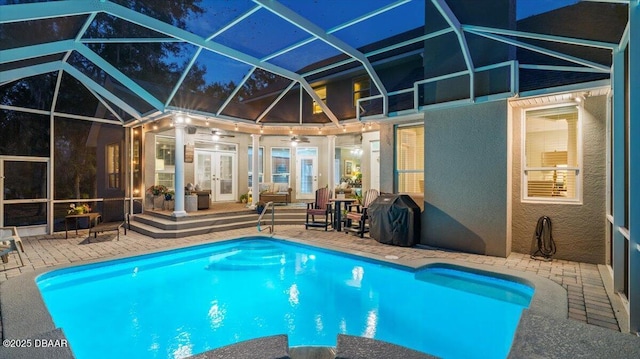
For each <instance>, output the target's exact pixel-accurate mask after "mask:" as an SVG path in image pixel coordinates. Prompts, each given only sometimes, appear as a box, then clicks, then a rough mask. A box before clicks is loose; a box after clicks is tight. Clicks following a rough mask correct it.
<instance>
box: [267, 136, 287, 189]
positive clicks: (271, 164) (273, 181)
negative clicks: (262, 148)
mask: <svg viewBox="0 0 640 359" xmlns="http://www.w3.org/2000/svg"><path fill="white" fill-rule="evenodd" d="M276 149H286V150H289V172H287V178H288V181H287V185H289V187H291V164H292V162H291V161H292V160H293V151H292V150H291V148H290V147H284V146H278V147H271V148H270V150H269V169H270V173H271V183H284V182H276V181H275V180H274V178H273V176H274V175H275V174H276V173H275V171H274V169H273V151H274V150H276Z"/></svg>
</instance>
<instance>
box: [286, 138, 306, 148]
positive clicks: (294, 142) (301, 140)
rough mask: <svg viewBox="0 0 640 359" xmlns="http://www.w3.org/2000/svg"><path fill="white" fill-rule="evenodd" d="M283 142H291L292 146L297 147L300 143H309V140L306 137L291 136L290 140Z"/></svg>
mask: <svg viewBox="0 0 640 359" xmlns="http://www.w3.org/2000/svg"><path fill="white" fill-rule="evenodd" d="M282 141H283V142H291V146H297V145H298V143H309V139H308V138H307V137H304V136H291V138H289V139H288V140H282Z"/></svg>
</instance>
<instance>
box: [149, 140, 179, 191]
mask: <svg viewBox="0 0 640 359" xmlns="http://www.w3.org/2000/svg"><path fill="white" fill-rule="evenodd" d="M159 138H162V139H164V140H172V141H173V144H174V150H173V155H174V159H173V163H174V164H173V165H166V166H165V167H164V168H163V169H161V170H158V168H155V171H154V180H153V181H154V184H164V185H165V186H166V187H167V188H171V189H175V184H176V170H175V167H176V166H175V161H176V159H175V137H171V136H162V135H156V136H155V139H154V146H153V158H154V161H156V159H158V155H157V153H156V151H157V147H158V139H159ZM160 174H162V175H163V176H167V177H170V178H171V180H170V181H168V180H162V181H161V180H160V179H159V175H160ZM169 184H171V185H169Z"/></svg>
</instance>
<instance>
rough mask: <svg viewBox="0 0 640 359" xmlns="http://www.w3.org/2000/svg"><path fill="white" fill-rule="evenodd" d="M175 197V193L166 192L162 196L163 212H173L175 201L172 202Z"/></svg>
mask: <svg viewBox="0 0 640 359" xmlns="http://www.w3.org/2000/svg"><path fill="white" fill-rule="evenodd" d="M175 196H176V192H175V191H167V192H165V194H164V209H165V211H173V209H174V208H175V201H174V200H173V199H174V197H175Z"/></svg>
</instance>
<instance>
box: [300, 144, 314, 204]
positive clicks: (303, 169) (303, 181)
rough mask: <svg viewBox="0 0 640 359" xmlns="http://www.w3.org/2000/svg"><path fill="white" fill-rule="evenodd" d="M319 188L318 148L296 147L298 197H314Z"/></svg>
mask: <svg viewBox="0 0 640 359" xmlns="http://www.w3.org/2000/svg"><path fill="white" fill-rule="evenodd" d="M317 189H318V148H317V147H296V190H297V191H296V198H297V199H314V198H315V194H316V190H317Z"/></svg>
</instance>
